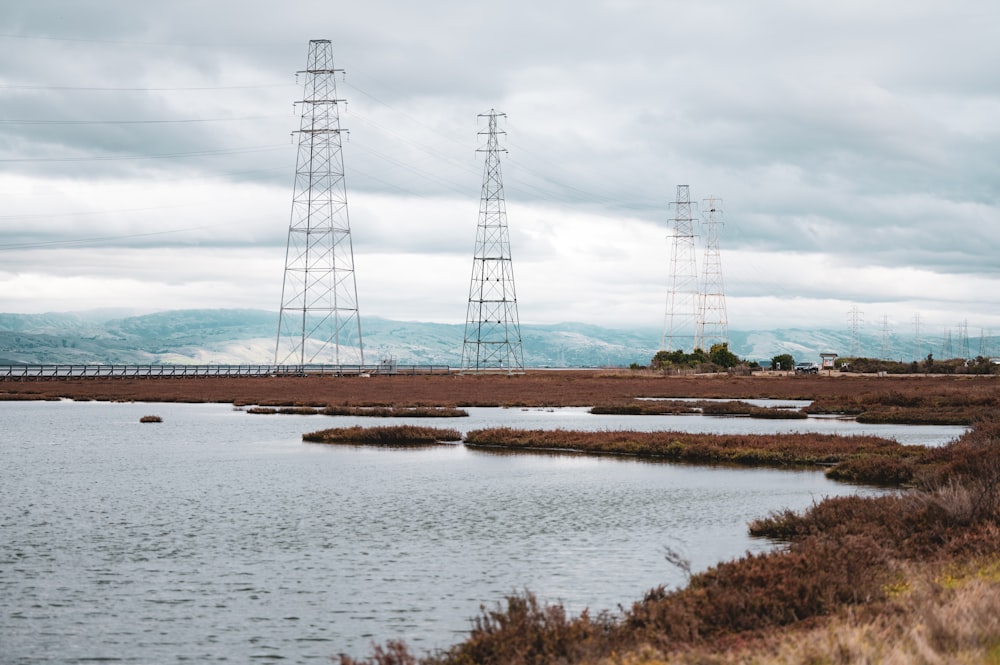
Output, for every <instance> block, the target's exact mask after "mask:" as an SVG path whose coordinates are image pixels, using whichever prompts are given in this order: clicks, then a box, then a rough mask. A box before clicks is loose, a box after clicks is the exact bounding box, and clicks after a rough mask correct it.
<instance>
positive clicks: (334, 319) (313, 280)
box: [274, 39, 364, 365]
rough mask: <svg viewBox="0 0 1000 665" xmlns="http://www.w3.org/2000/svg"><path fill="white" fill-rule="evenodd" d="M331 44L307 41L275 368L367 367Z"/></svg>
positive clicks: (324, 41)
mask: <svg viewBox="0 0 1000 665" xmlns="http://www.w3.org/2000/svg"><path fill="white" fill-rule="evenodd" d="M340 71H343V70H339V69H334V67H333V47H332V46H331V44H330V41H329V40H327V39H314V40H312V41H310V42H309V57H308V61H307V65H306V69H305V70H304V71H302V72H299V73H300V74H304V76H305V85H304V88H303V97H302V100H301V101H300V102H298V104H299V105H300V108H301V110H302V118H301V122H300V124H299V130H298V132H297V133H298V135H299V151H298V158H297V160H296V166H295V188H294V192H293V194H292V214H291V222H290V224H289V227H288V248H287V251H286V255H285V279H284V283H283V285H282V289H281V312H280V314H279V318H278V340H277V344H276V345H275V351H274V362H275V364H276V365H306V364H311V363H332V364H335V365H352V364H357V365H362V364H364V350H363V347H362V343H361V317H360V315H359V313H358V291H357V285H356V284H355V281H354V250H353V248H352V247H351V226H350V223H349V221H348V217H347V186H346V184H345V181H344V156H343V152H342V147H341V129H340V112H339V109H338V104H340V103H341V102H343V101H344V100H342V99H337V84H336V79H335V75H336V73H337V72H340Z"/></svg>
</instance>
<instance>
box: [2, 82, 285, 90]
mask: <svg viewBox="0 0 1000 665" xmlns="http://www.w3.org/2000/svg"><path fill="white" fill-rule="evenodd" d="M289 85H291V84H289V83H263V84H258V85H212V86H190V87H177V88H130V87H100V86H70V85H0V90H60V91H71V92H197V91H204V90H259V89H263V88H287V87H289Z"/></svg>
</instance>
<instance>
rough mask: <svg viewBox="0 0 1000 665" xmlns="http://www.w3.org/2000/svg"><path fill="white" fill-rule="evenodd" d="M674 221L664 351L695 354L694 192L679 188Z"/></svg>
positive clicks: (696, 284)
mask: <svg viewBox="0 0 1000 665" xmlns="http://www.w3.org/2000/svg"><path fill="white" fill-rule="evenodd" d="M670 205H671V206H672V207H673V208H674V219H673V228H672V229H671V231H672V233H671V235H670V236H668V237H669V238H671V244H670V285H669V287H668V289H667V308H666V314H665V316H664V321H663V337H662V339H661V340H660V350H661V351H678V350H681V351H693V350H694V347H695V343H696V337H697V324H698V305H699V302H698V301H699V293H700V292H699V290H698V266H697V263H696V260H695V241H694V238H695V235H694V224H693V221H694V220H693V219H692V218H691V193H690V191H689V188H688V186H687V185H677V200H675V201H674V202H673V203H671V204H670Z"/></svg>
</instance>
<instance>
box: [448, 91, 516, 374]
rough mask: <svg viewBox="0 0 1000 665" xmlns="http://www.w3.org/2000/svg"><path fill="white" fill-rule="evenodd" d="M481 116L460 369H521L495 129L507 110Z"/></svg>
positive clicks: (512, 277) (512, 278)
mask: <svg viewBox="0 0 1000 665" xmlns="http://www.w3.org/2000/svg"><path fill="white" fill-rule="evenodd" d="M479 117H480V118H486V120H487V125H488V126H487V130H486V131H481V132H479V135H480V136H485V137H486V147H484V148H479V149H478V152H485V153H486V163H485V165H484V167H483V190H482V197H481V199H480V202H479V225H478V226H477V228H476V249H475V255H474V256H473V259H472V280H471V283H470V285H469V308H468V315H467V316H466V319H465V341H464V343H463V345H462V370H463V371H467V372H495V371H504V372H508V373H519V372H523V371H524V355H523V351H522V347H521V325H520V323H519V322H518V318H517V295H516V292H515V290H514V264H513V261H511V255H510V237H509V233H508V230H507V205H506V203H505V202H504V195H503V177H502V174H501V172H500V153H501V152H506V150H505V149H504V148H502V147H500V140H499V136H500V135H501V134H505V133H506V132H503V131H500V130H499V129H498V128H497V121H498V119H499V118H505V117H506V114H504V113H497V112H496V111H495V110H493V109H490V111H489V113H481V114H480V115H479Z"/></svg>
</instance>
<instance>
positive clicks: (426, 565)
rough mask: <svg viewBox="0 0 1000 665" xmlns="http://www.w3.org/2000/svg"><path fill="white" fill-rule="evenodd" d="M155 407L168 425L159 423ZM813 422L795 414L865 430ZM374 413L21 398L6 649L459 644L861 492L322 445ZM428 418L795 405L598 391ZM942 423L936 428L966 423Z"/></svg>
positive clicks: (1, 521)
mask: <svg viewBox="0 0 1000 665" xmlns="http://www.w3.org/2000/svg"><path fill="white" fill-rule="evenodd" d="M148 414H156V415H160V416H162V417H163V419H164V422H163V423H160V424H140V423H139V422H138V420H139V417H140V416H143V415H148ZM813 421H814V419H810V420H809V421H808V423H807V421H793V424H794V426H792V427H791V428H790V431H809V429H808V427H807V425H808V426H810V427H811V426H816V427H820V428H826V429H830V428H832V429H834V430H836V429H837V428H843V427H850V425H848V424H845V423H843V422H842V421H841V422H835V421H832V420H827V421H826V422H824V421H815V422H813ZM355 422H363V423H366V424H371V422H372V421H371V420H370V419H362V418H329V417H322V416H313V417H298V416H260V415H249V414H247V413H245V412H242V411H234V410H233V409H232V408H231V407H229V406H223V405H185V404H107V403H73V402H58V403H50V402H40V403H13V402H0V499H2V502H0V662H4V663H76V662H80V661H82V660H85V659H107V660H118V661H121V662H130V663H165V662H176V661H182V660H187V661H192V660H193V661H198V662H209V661H218V660H230V661H235V662H248V661H249V660H251V659H258V658H285V659H289V660H292V661H296V662H299V661H310V660H315V661H319V662H325V661H326V659H327V658H328V657H329V656H331V655H335V654H337V653H339V652H347V653H352V654H354V655H363V654H364V653H365V652H367V649H368V647H369V644H370V643H371V642H372V641H373V640H374V641H378V642H381V641H384V640H386V639H390V638H395V637H401V638H404V639H406V640H407V641H409V642H410V643H411V645H413V646H415V647H417V648H418V649H433V648H441V647H446V646H448V645H449V644H452V643H454V642H455V641H457V640H459V639H461V637H462V635H463V634H464V633H465V632H466V631H467V630H468V628H469V626H470V618H471V617H472V616H474V615H475V614H476V613H477V612H478V610H479V608H480V606H481V605H484V604H485V605H486V606H487V607H493V606H494V605H495V603H496V602H497V601H499V600H500V599H502V597H503V596H504V595H505V594H508V593H511V592H512V591H517V590H523V589H525V588H527V589H531V590H532V591H534V592H536V593H537V594H538V595H539V596H540V597H541V598H543V599H545V600H549V601H561V602H564V603H565V604H566V605H567V606H568V607H569V608H570V609H572V610H574V611H579V610H581V609H583V608H584V607H590V608H591V609H594V610H597V609H611V610H615V609H616V608H617V606H618V605H619V604H624V605H627V604H629V603H630V602H631V601H633V600H635V599H638V598H639V597H640V596H641V595H642V593H643V592H644V591H645V590H646V589H649V588H651V587H653V586H656V585H658V584H666V585H668V586H674V585H677V584H680V583H682V582H683V578H682V575H681V574H680V573H679V571H677V570H676V569H673V568H671V567H670V566H669V565H668V564H667V563H666V561H665V559H664V556H663V553H664V548H665V547H670V548H673V549H675V550H679V551H681V552H682V553H684V554H685V555H686V556H687V557H688V558H689V559H690V560H691V562H692V564H693V567H694V569H695V570H701V569H704V568H706V567H708V566H710V565H712V564H714V563H717V562H718V561H720V560H724V559H731V558H733V557H736V556H739V555H741V554H742V553H744V552H745V551H748V550H750V551H760V550H762V549H765V548H767V547H770V545H769V544H768V543H767V542H765V541H755V540H752V539H750V538H749V537H748V536H747V535H746V524H747V522H748V521H749V520H751V519H753V518H754V517H758V516H761V515H765V514H767V513H768V512H770V511H772V510H778V509H783V508H793V509H801V508H804V507H806V506H808V505H809V504H811V503H812V502H813V501H816V500H818V499H820V498H822V497H824V496H830V495H838V494H845V493H853V492H856V491H858V490H857V489H856V488H852V487H849V486H845V485H838V484H834V483H830V482H828V481H827V480H826V479H825V478H824V477H823V475H822V474H821V473H819V472H788V471H770V470H740V469H708V468H698V467H689V466H674V465H668V464H651V463H642V462H637V461H622V460H615V459H600V458H587V457H575V456H542V455H500V454H491V453H484V452H476V451H471V450H467V449H465V448H464V447H462V446H439V447H433V448H425V449H417V450H379V449H373V448H362V447H357V448H354V447H351V448H345V447H333V446H324V445H317V444H306V443H303V442H302V441H301V434H302V433H303V432H305V431H310V430H313V429H320V428H324V427H332V426H340V425H345V424H353V423H355ZM400 422H405V421H400ZM414 422H416V421H414ZM816 423H819V424H816ZM383 424H384V421H383ZM392 424H398V422H397V421H395V420H394V421H393V423H392ZM420 424H425V425H426V424H428V422H427V421H420ZM429 424H431V425H433V426H441V427H455V428H457V429H459V430H461V431H463V432H465V431H468V430H469V429H475V428H478V427H486V426H492V425H503V424H506V425H511V426H515V427H544V428H558V427H562V428H565V429H596V430H602V429H654V428H656V429H662V428H669V429H684V428H688V429H692V428H694V429H698V430H699V431H731V430H729V428H734V427H738V426H741V427H743V428H744V429H743V430H742V431H748V430H747V429H745V428H747V427H749V428H751V429H750V430H749V431H756V430H755V429H753V428H757V427H759V426H760V425H761V424H765V425H767V426H768V427H770V428H772V430H773V429H774V428H779V429H780V428H784V427H785V426H786V425H789V423H788V422H786V421H753V420H749V419H745V418H741V419H734V418H725V419H708V418H700V417H691V416H684V417H680V418H674V417H669V416H665V417H659V416H657V417H632V418H628V417H616V416H591V415H589V414H586V413H585V410H581V409H558V410H554V411H548V410H523V411H522V410H513V409H512V410H502V409H471V410H470V417H469V418H462V419H449V420H442V421H434V422H432V423H429ZM704 428H707V429H704ZM826 429H824V430H823V431H826ZM863 429H864V431H866V432H868V433H876V432H877V431H878V428H875V427H873V426H865V427H864V428H863ZM896 429H897V430H898V429H900V428H896ZM921 429H922V430H923V434H917V435H915V436H916V437H917V438H921V437H923V439H924V440H921V441H919V442H921V443H933V441H937V442H939V443H941V442H944V441H946V440H948V439H950V438H954V436H957V435H958V434H959V433H960V432H961V428H952V429H951V430H947V429H942V428H937V429H929V428H921ZM782 431H784V430H782ZM904 431H906V432H909V433H912V432H913V431H914V430H909V429H906V430H904ZM909 433H908V434H906V436H910V434H909ZM897 436H898V435H897ZM901 440H902V439H901Z"/></svg>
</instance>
